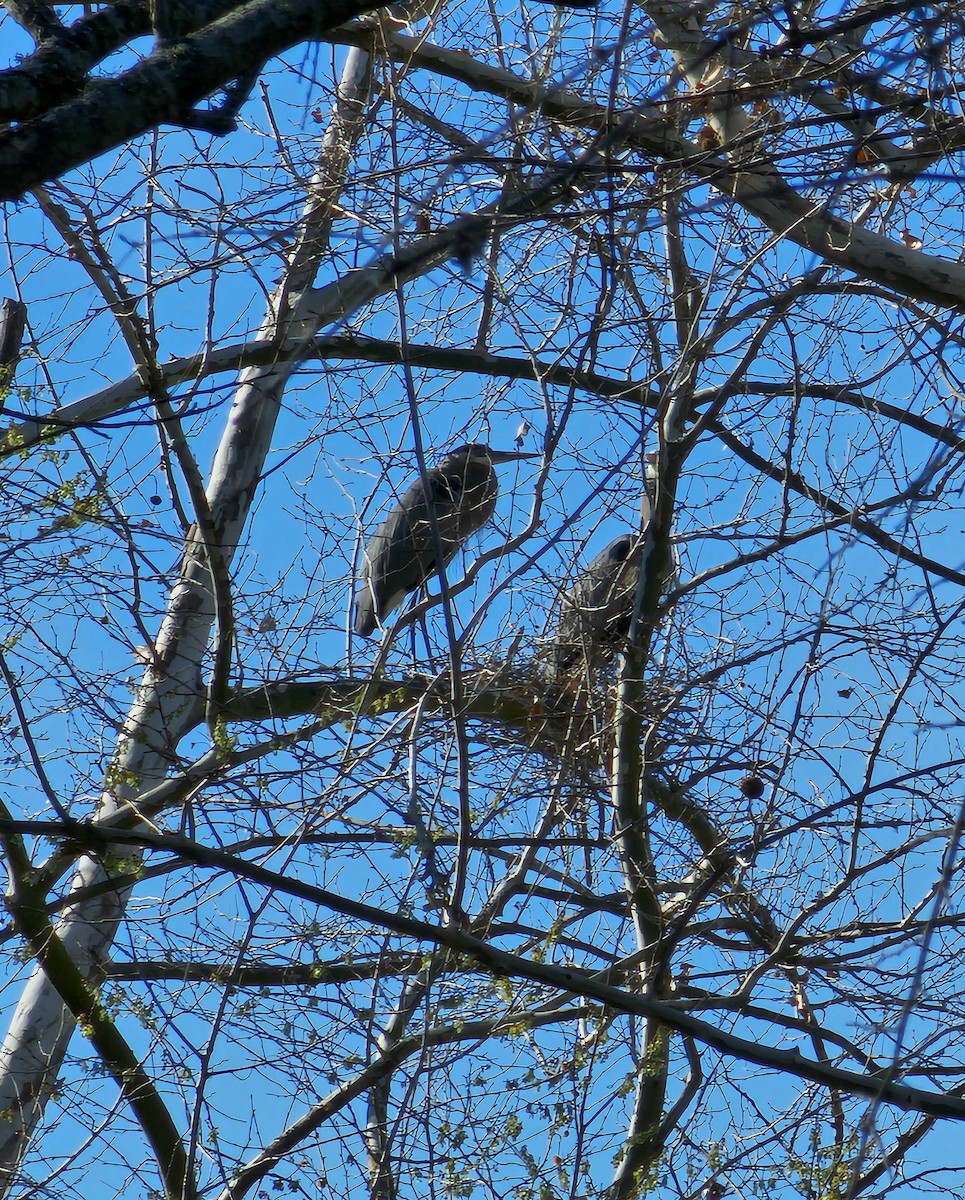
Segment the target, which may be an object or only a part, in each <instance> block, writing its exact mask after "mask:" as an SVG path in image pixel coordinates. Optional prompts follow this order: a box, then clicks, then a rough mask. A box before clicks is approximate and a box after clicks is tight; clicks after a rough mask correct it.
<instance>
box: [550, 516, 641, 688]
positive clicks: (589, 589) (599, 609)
mask: <svg viewBox="0 0 965 1200" xmlns="http://www.w3.org/2000/svg"><path fill="white" fill-rule="evenodd" d="M642 553H643V538H642V537H641V536H640V534H638V533H624V534H622V535H621V536H620V537H618V538H614V540H613V541H612V542H611V543H610V544H609V546H607V547H606V549H605V550H601V551H600V553H599V554H598V555H597V556H596V557H595V558H594V559H593V560H592V562H591V563H590V565H589V566H588V567H587V568H586V569H585V570H584V571H583V572H582V573H581V574H580V575H579V576H578V578H577V580H576V582H575V583H574V584H573V586H572V587H571V588H570V589H569V591H567V592H564V594H563V596H562V599H561V600H560V621H559V625H558V626H557V630H556V641H555V643H554V647H553V649H554V654H555V659H556V670H557V671H558V672H559V671H567V670H569V669H570V668H571V667H573V666H576V665H577V664H578V663H590V662H593V661H599V660H600V658H601V656H604V655H606V654H607V652H610V651H612V650H614V649H615V648H616V647H617V646H618V645H619V644H620V642H621V641H622V640H623V639H624V638H625V637H626V636H627V634H628V633H629V632H630V620H631V618H632V616H633V602H634V599H635V597H636V594H637V582H638V580H639V579H640V557H641V555H642Z"/></svg>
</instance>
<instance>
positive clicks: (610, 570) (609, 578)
mask: <svg viewBox="0 0 965 1200" xmlns="http://www.w3.org/2000/svg"><path fill="white" fill-rule="evenodd" d="M656 478H657V456H656V455H655V454H649V455H647V463H646V473H645V477H644V494H643V497H642V500H641V508H642V521H641V524H642V532H641V531H635V532H629V531H628V532H627V533H623V534H621V535H620V537H618V538H614V540H613V541H612V542H611V543H610V544H609V546H607V547H606V549H604V550H601V551H600V553H599V554H598V555H597V556H596V557H595V558H594V559H593V560H592V562H591V563H590V565H589V566H588V567H586V568H585V570H583V571H582V572H581V573H580V574H579V575H578V576H577V578H576V581H575V582H574V584H573V586H572V587H571V588H569V590H568V591H566V592H564V593H563V595H562V597H561V599H560V619H559V624H558V626H557V629H556V637H555V639H554V642H553V661H554V667H555V671H556V674H557V675H560V674H564V673H565V672H567V671H569V670H571V669H572V668H573V667H574V666H577V665H585V664H593V665H599V664H600V663H602V662H605V661H606V659H608V658H610V657H611V656H612V655H613V654H614V653H615V652H616V651H617V650H618V649H619V647H620V643H621V642H622V641H623V640H624V639H625V638H626V636H627V634H628V633H629V632H630V622H631V620H632V618H633V605H634V602H635V600H636V595H637V584H638V582H639V579H640V564H641V560H642V558H643V546H644V542H645V540H646V525H647V522H648V521H649V519H650V515H651V512H652V505H653V496H654V490H655V487H656ZM676 578H677V562H676V558H675V557H674V558H673V560H672V561H671V562H670V563H669V564H668V566H667V569H666V571H665V572H664V579H663V589H664V591H669V590H670V588H672V587H673V585H674V581H675V579H676Z"/></svg>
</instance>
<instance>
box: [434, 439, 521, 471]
mask: <svg viewBox="0 0 965 1200" xmlns="http://www.w3.org/2000/svg"><path fill="white" fill-rule="evenodd" d="M540 457H541V455H539V454H524V453H522V452H521V451H519V450H494V449H493V448H492V446H487V445H486V443H485V442H470V443H469V444H468V445H466V446H457V447H456V449H455V450H451V451H450V452H449V453H448V454H447V455H446V458H450V459H462V458H464V459H465V461H466V464H467V465H469V464H470V463H474V464H475V463H479V464H481V465H483V466H486V467H491V466H493V465H494V464H495V463H504V462H516V461H517V459H521V458H540Z"/></svg>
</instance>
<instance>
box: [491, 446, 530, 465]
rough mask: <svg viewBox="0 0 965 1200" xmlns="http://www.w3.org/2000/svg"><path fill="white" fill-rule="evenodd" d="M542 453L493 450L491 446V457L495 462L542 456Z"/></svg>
mask: <svg viewBox="0 0 965 1200" xmlns="http://www.w3.org/2000/svg"><path fill="white" fill-rule="evenodd" d="M542 457H543V456H542V454H524V453H522V452H521V451H519V450H493V449H492V448H491V447H490V450H489V459H490V462H493V463H504V462H515V461H516V460H517V459H519V458H542Z"/></svg>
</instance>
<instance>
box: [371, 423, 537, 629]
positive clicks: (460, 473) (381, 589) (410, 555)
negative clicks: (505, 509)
mask: <svg viewBox="0 0 965 1200" xmlns="http://www.w3.org/2000/svg"><path fill="white" fill-rule="evenodd" d="M538 457H539V455H538V454H521V453H518V452H513V451H511V450H493V449H491V448H490V447H489V446H484V445H482V444H481V443H480V442H473V443H471V444H470V445H468V446H458V447H457V448H456V449H455V450H451V451H450V452H449V453H448V454H447V455H446V456H445V458H443V459H441V460H440V462H438V463H437V464H436V466H434V467H432V468H431V470H428V471H426V473H425V476H424V477H420V478H419V479H415V480H413V482H412V483H410V484H409V486H408V488H406V491H405V494H404V495H403V497H402V499H401V500H400V501H399V503H398V504H397V505H396V506H395V508H393V509H392V511H391V512H390V513H389V515H388V516H387V517H386V518H385V520H384V521H383V522H382V524H381V525H380V526H379V527H378V529H376V531H375V533H374V534H373V535H372V540H371V541H370V542H369V544H368V546H367V547H366V549H365V562H364V564H363V567H362V586H361V587H360V588H359V591H358V594H357V595H356V597H355V632H356V633H358V634H360V635H361V636H362V637H368V636H369V634H371V633H373V632H374V630H375V628H376V626H377V625H381V624H383V623H384V621H385V618H386V617H387V616H388V615H389V613H391V612H392V611H393V609H396V608H398V607H399V605H400V604H401V603H402V602H403V600H405V598H406V596H407V595H408V594H409V592H414V591H416V589H417V588H420V587H421V586H422V585H423V584H424V583H425V582H426V580H427V579H430V578H431V577H432V576H433V575H434V574H435V573H436V572H437V571H439V570H440V569H441V568H442V567H444V566H446V565H447V564H448V563H449V562H451V561H452V559H453V558H454V557H455V554H456V551H457V550H458V549H459V547H460V546H461V545H462V544H463V542H464V541H465V540H466V538H467V537H469V535H470V534H471V533H475V532H476V530H477V529H481V528H482V527H483V525H485V524H486V522H487V521H488V520H489V518H490V517H491V516H492V515H493V512H494V511H495V509H496V497H497V495H498V494H499V484H498V481H497V479H496V472H495V470H494V466H493V464H494V463H504V462H512V461H514V460H515V459H520V458H538ZM430 512H432V513H433V514H434V515H435V522H434V524H435V530H433V522H432V520H431V519H430V516H429V514H430ZM437 534H438V541H437V540H436V535H437ZM439 550H441V551H442V560H441V562H440V561H439V557H438V553H437V552H438V551H439Z"/></svg>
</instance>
